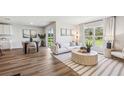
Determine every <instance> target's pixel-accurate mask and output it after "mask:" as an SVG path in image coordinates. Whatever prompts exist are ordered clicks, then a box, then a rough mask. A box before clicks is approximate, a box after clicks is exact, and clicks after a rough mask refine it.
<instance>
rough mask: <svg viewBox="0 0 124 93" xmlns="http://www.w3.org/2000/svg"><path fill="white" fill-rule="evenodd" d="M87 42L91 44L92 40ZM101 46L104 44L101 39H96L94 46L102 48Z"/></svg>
mask: <svg viewBox="0 0 124 93" xmlns="http://www.w3.org/2000/svg"><path fill="white" fill-rule="evenodd" d="M88 41H91V42H93V39H88ZM103 44H104V40H103V39H96V40H95V45H96V46H99V47H100V46H103Z"/></svg>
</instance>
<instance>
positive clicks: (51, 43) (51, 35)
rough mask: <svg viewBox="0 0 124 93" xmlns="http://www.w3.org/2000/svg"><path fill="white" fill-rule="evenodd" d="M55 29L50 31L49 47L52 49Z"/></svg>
mask: <svg viewBox="0 0 124 93" xmlns="http://www.w3.org/2000/svg"><path fill="white" fill-rule="evenodd" d="M53 34H54V32H53V29H49V30H48V47H51V46H52V45H53V39H54V38H53Z"/></svg>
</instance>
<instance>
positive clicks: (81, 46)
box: [0, 16, 124, 76]
mask: <svg viewBox="0 0 124 93" xmlns="http://www.w3.org/2000/svg"><path fill="white" fill-rule="evenodd" d="M123 21H124V17H123V16H68V17H65V16H58V17H57V16H49V17H48V16H1V17H0V41H1V42H0V49H1V51H0V53H1V54H0V55H1V56H0V59H1V60H0V61H1V65H0V66H1V70H0V75H10V76H13V75H18V76H20V75H21V76H23V75H24V76H25V75H26V76H27V75H29V76H32V75H38V76H39V75H41V76H42V75H43V76H44V75H57V76H59V75H79V76H84V75H86V76H90V75H96V76H100V75H104V76H109V75H115V76H118V75H124V69H123V59H124V57H123V51H124V50H123V48H124V44H123V34H124V33H123V30H124V27H123V24H124V23H123ZM88 47H89V49H90V50H88ZM115 50H116V51H115ZM77 51H79V52H77ZM88 51H89V53H88V54H87V53H85V52H88ZM80 52H84V53H80ZM86 55H87V56H86ZM40 57H41V58H40ZM44 58H46V59H44ZM16 61H18V62H16ZM23 61H24V62H26V64H25V63H24V62H23ZM7 62H8V63H9V64H10V65H9V64H6V63H7ZM56 62H57V65H56V64H55V63H56ZM15 63H16V64H15ZM36 63H37V64H36ZM50 64H52V65H50ZM54 64H55V65H54ZM23 65H24V66H23ZM44 65H45V66H44ZM58 65H59V66H58ZM61 66H63V68H61ZM46 67H50V68H49V69H48V68H47V69H46ZM105 68H106V69H105Z"/></svg>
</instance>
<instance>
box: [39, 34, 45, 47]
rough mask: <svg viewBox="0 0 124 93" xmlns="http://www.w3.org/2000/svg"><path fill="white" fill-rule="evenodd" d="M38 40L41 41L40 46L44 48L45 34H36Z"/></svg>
mask: <svg viewBox="0 0 124 93" xmlns="http://www.w3.org/2000/svg"><path fill="white" fill-rule="evenodd" d="M38 36H39V38H40V40H41V44H40V46H45V37H46V35H45V34H38Z"/></svg>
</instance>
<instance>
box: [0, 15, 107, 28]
mask: <svg viewBox="0 0 124 93" xmlns="http://www.w3.org/2000/svg"><path fill="white" fill-rule="evenodd" d="M102 18H105V16H1V17H0V22H2V23H11V24H20V25H32V26H41V27H43V26H46V25H48V24H49V23H51V22H54V21H58V22H62V23H65V24H70V25H77V24H81V23H85V22H89V21H94V20H98V19H102Z"/></svg>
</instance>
